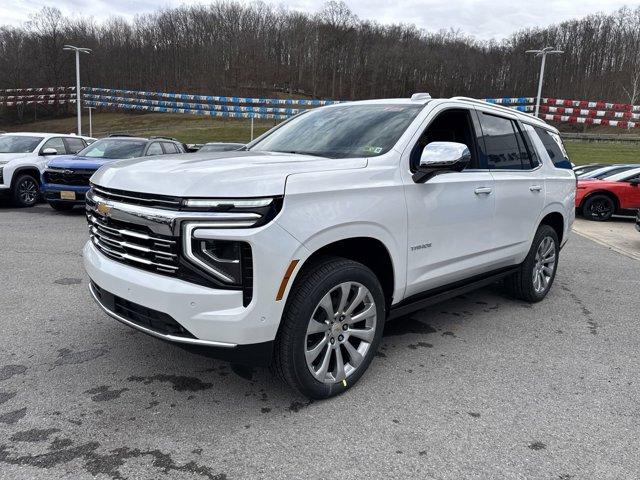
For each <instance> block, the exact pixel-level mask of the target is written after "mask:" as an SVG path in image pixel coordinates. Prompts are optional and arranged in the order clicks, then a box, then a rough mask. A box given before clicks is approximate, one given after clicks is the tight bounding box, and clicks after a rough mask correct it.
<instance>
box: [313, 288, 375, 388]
mask: <svg viewBox="0 0 640 480" xmlns="http://www.w3.org/2000/svg"><path fill="white" fill-rule="evenodd" d="M377 324H378V322H377V308H376V304H375V301H374V300H373V295H372V294H371V292H370V291H369V289H368V288H367V287H365V286H364V285H362V284H360V283H358V282H344V283H341V284H339V285H337V286H336V287H334V288H332V289H331V290H330V291H329V292H328V293H327V294H326V295H325V296H324V297H322V299H321V300H320V302H319V303H318V305H317V306H316V308H315V309H314V311H313V314H312V316H311V318H310V319H309V324H308V326H307V333H306V336H305V358H306V361H307V367H308V368H309V371H310V372H311V374H312V375H313V376H314V377H315V379H316V380H318V381H320V382H322V383H329V384H331V383H337V382H341V381H343V380H345V379H346V378H347V377H349V376H350V375H352V374H353V373H354V372H355V371H357V370H358V368H359V366H360V365H361V364H362V362H363V360H364V358H365V357H366V355H367V353H368V352H369V349H370V348H371V344H372V342H373V340H374V338H375V336H376V327H377Z"/></svg>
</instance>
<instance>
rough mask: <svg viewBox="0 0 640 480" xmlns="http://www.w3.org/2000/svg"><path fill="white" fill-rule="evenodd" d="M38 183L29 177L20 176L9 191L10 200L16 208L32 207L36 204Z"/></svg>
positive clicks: (38, 194)
mask: <svg viewBox="0 0 640 480" xmlns="http://www.w3.org/2000/svg"><path fill="white" fill-rule="evenodd" d="M39 196H40V193H39V186H38V181H37V180H36V179H35V178H33V177H32V176H31V175H20V176H19V177H18V178H17V179H16V181H15V183H14V185H13V189H12V191H11V200H12V203H13V204H14V205H15V206H16V207H33V206H34V205H35V204H36V203H37V202H38V197H39Z"/></svg>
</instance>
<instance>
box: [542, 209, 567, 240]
mask: <svg viewBox="0 0 640 480" xmlns="http://www.w3.org/2000/svg"><path fill="white" fill-rule="evenodd" d="M540 225H549V226H550V227H551V228H553V229H554V230H555V232H556V235H557V236H558V244H559V245H562V239H563V238H564V225H565V221H564V215H562V213H560V212H558V211H554V212H550V213H547V214H546V215H545V216H544V217H543V218H542V220H540V224H539V226H540Z"/></svg>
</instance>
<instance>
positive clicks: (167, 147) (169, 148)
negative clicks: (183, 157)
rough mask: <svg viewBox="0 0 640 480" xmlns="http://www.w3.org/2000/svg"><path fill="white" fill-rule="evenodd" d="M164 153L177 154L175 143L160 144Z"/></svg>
mask: <svg viewBox="0 0 640 480" xmlns="http://www.w3.org/2000/svg"><path fill="white" fill-rule="evenodd" d="M162 148H163V149H164V153H179V152H178V147H176V144H175V143H169V142H162Z"/></svg>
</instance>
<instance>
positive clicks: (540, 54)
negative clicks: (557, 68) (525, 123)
mask: <svg viewBox="0 0 640 480" xmlns="http://www.w3.org/2000/svg"><path fill="white" fill-rule="evenodd" d="M526 53H533V54H534V55H535V56H536V57H542V63H541V64H540V80H539V81H538V97H537V98H536V117H537V116H538V113H539V112H540V100H541V96H542V81H543V78H544V64H545V63H546V61H547V55H549V54H550V53H564V52H563V51H562V50H556V49H555V48H554V47H544V48H543V49H541V50H527V51H526Z"/></svg>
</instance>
